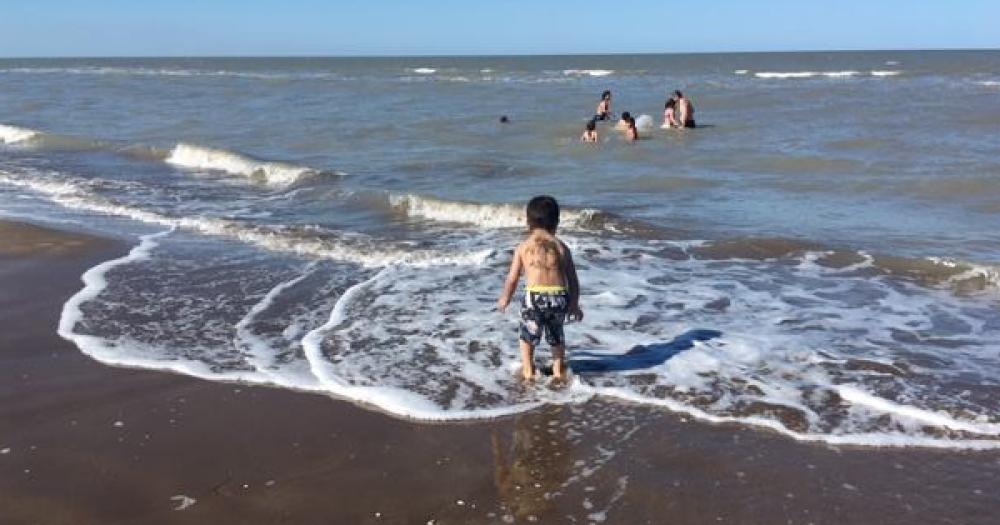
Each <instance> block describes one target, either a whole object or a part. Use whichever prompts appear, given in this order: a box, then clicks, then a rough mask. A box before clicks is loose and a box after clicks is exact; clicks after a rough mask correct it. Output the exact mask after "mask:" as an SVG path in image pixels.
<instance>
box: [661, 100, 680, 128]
mask: <svg viewBox="0 0 1000 525" xmlns="http://www.w3.org/2000/svg"><path fill="white" fill-rule="evenodd" d="M676 111H677V101H676V100H674V99H673V97H671V98H668V99H667V102H666V104H664V105H663V125H662V126H660V127H661V128H663V129H670V128H679V127H681V125H680V123H679V122H677V114H676Z"/></svg>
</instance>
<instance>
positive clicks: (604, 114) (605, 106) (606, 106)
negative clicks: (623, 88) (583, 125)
mask: <svg viewBox="0 0 1000 525" xmlns="http://www.w3.org/2000/svg"><path fill="white" fill-rule="evenodd" d="M609 118H611V91H610V90H604V93H601V101H600V102H598V103H597V113H595V114H594V120H608V119H609Z"/></svg>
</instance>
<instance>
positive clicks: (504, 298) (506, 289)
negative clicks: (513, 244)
mask: <svg viewBox="0 0 1000 525" xmlns="http://www.w3.org/2000/svg"><path fill="white" fill-rule="evenodd" d="M523 266H524V265H523V263H522V262H521V247H520V246H518V247H517V249H515V250H514V259H513V260H511V261H510V271H509V272H507V280H506V281H504V283H503V291H502V292H500V298H499V299H497V310H500V311H501V312H506V311H507V305H509V304H510V298H511V297H513V296H514V290H516V289H517V282H518V281H519V280H521V271H522V270H523Z"/></svg>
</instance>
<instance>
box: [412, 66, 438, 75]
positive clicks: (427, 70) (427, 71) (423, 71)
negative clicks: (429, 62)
mask: <svg viewBox="0 0 1000 525" xmlns="http://www.w3.org/2000/svg"><path fill="white" fill-rule="evenodd" d="M410 71H412V72H414V73H416V74H418V75H433V74H434V73H437V69H434V68H432V67H417V68H413V69H411V70H410Z"/></svg>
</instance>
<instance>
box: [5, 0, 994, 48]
mask: <svg viewBox="0 0 1000 525" xmlns="http://www.w3.org/2000/svg"><path fill="white" fill-rule="evenodd" d="M998 20H1000V0H954V1H950V2H946V1H943V0H937V1H921V0H916V1H913V0H909V1H905V0H867V1H862V0H842V1H839V2H832V1H824V2H819V1H815V0H799V1H791V0H758V1H751V0H740V1H737V0H716V1H711V0H703V1H700V2H699V1H693V0H689V1H687V2H675V1H671V0H637V1H618V2H613V1H600V2H598V1H591V0H577V1H569V0H534V1H532V0H501V1H485V0H480V1H476V0H461V1H458V0H423V1H421V0H415V1H409V2H408V1H401V0H367V1H362V0H343V1H326V2H323V1H318V0H285V1H276V0H259V1H257V0H244V1H235V0H214V1H213V0H204V1H202V2H198V1H193V0H175V1H164V0H145V1H144V0H132V1H123V0H89V1H87V0H0V56H6V57H11V56H150V55H157V56H164V55H166V56H182V55H183V56H197V55H202V56H204V55H385V54H388V55H400V54H402V55H411V54H415V55H421V54H539V53H543V54H544V53H553V54H556V53H628V52H712V51H776V50H802V49H820V50H824V49H927V48H998V47H1000V29H998V27H1000V25H998V22H997V21H998Z"/></svg>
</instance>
